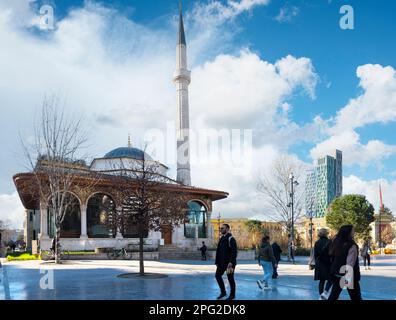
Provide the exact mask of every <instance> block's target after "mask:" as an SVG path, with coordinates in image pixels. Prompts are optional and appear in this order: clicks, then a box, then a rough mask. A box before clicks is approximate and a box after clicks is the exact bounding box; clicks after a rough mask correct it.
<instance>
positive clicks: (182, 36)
mask: <svg viewBox="0 0 396 320" xmlns="http://www.w3.org/2000/svg"><path fill="white" fill-rule="evenodd" d="M177 44H178V45H179V44H184V45H186V35H185V33H184V23H183V11H182V1H181V0H180V1H179V33H178V39H177Z"/></svg>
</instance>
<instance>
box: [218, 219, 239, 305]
mask: <svg viewBox="0 0 396 320" xmlns="http://www.w3.org/2000/svg"><path fill="white" fill-rule="evenodd" d="M220 231H221V234H222V236H221V237H220V240H219V243H218V244H217V250H216V260H215V264H216V266H217V269H216V275H215V277H216V280H217V283H218V285H219V288H220V295H219V296H218V297H217V299H222V298H224V297H225V296H226V295H227V293H226V289H225V286H224V281H223V274H224V272H227V278H228V282H229V284H230V289H231V292H230V295H229V296H228V298H227V299H226V300H234V299H235V290H236V285H235V279H234V272H235V267H236V264H237V261H236V258H237V255H238V248H237V243H236V240H235V238H234V237H233V236H232V234H231V233H230V226H229V225H228V224H223V225H222V226H221V228H220Z"/></svg>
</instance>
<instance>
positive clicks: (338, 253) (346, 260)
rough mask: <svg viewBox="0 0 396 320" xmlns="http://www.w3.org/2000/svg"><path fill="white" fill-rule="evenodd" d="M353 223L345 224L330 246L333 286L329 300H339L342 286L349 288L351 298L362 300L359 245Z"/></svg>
mask: <svg viewBox="0 0 396 320" xmlns="http://www.w3.org/2000/svg"><path fill="white" fill-rule="evenodd" d="M354 233H355V232H354V229H353V226H352V225H344V226H342V227H341V228H340V230H339V231H338V234H337V236H336V237H335V239H334V241H333V242H332V244H331V246H330V256H331V257H332V264H331V268H330V274H331V276H332V282H333V287H332V289H331V293H330V296H329V300H338V298H339V296H340V293H341V291H342V288H343V287H344V286H346V287H347V289H348V294H349V297H350V298H351V300H362V295H361V292H360V284H359V281H360V269H359V256H358V253H359V247H358V245H357V244H356V242H355V240H354Z"/></svg>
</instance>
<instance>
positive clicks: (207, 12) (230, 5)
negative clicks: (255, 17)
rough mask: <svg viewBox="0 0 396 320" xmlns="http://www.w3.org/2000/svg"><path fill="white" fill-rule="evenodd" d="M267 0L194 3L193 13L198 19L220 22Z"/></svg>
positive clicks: (264, 3) (265, 2)
mask: <svg viewBox="0 0 396 320" xmlns="http://www.w3.org/2000/svg"><path fill="white" fill-rule="evenodd" d="M269 2H270V0H240V1H237V0H227V2H226V3H225V4H224V3H222V2H221V1H217V0H216V1H210V2H208V3H206V2H202V3H201V4H200V3H197V4H196V5H195V7H194V12H193V14H194V15H195V16H197V17H198V20H201V21H205V22H210V23H216V24H220V23H223V22H224V21H226V20H229V19H233V18H235V17H237V16H238V15H240V14H242V13H244V12H246V11H249V10H251V9H253V8H254V7H255V6H259V5H267V4H268V3H269Z"/></svg>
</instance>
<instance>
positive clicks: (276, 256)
mask: <svg viewBox="0 0 396 320" xmlns="http://www.w3.org/2000/svg"><path fill="white" fill-rule="evenodd" d="M220 232H221V235H222V236H221V237H220V240H219V243H218V245H217V250H216V261H215V264H216V266H217V269H216V276H215V277H216V280H217V283H218V285H219V288H220V295H219V296H218V297H217V299H222V298H224V297H225V296H226V295H227V293H226V289H225V286H224V281H223V278H222V276H223V274H224V273H225V272H226V274H227V278H228V283H229V284H230V295H229V296H228V297H227V300H233V299H234V298H235V291H236V285H235V279H234V272H235V268H236V264H237V261H236V258H237V255H238V249H237V243H236V240H235V238H234V237H233V236H232V234H231V233H230V226H229V225H228V224H223V225H222V226H221V228H220ZM203 246H204V243H203ZM203 246H202V247H203ZM202 247H201V248H200V250H201V252H203V250H202V249H203V248H202ZM205 252H206V250H205ZM281 253H282V249H281V247H280V246H279V245H278V244H277V243H276V242H274V243H273V244H272V245H271V244H270V238H269V237H268V236H265V237H263V238H262V241H261V245H260V248H259V252H258V264H259V265H260V266H261V267H262V268H263V272H264V277H263V280H259V281H257V284H258V286H259V288H260V289H264V290H268V289H271V288H272V287H271V279H277V278H278V272H277V268H278V264H279V261H280V260H281ZM205 258H206V257H205Z"/></svg>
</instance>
